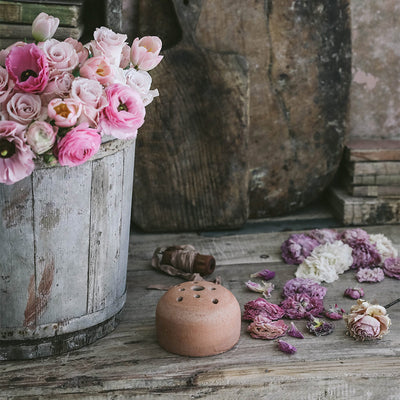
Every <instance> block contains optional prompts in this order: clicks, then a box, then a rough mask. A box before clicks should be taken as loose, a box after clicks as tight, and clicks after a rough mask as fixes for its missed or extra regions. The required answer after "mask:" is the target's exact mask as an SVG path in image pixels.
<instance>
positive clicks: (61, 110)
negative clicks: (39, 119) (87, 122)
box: [47, 98, 82, 128]
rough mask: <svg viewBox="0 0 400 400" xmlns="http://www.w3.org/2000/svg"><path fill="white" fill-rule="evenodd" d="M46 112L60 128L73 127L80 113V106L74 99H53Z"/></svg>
mask: <svg viewBox="0 0 400 400" xmlns="http://www.w3.org/2000/svg"><path fill="white" fill-rule="evenodd" d="M47 112H48V115H49V118H50V119H51V120H54V123H55V124H56V125H57V126H59V127H62V128H69V127H71V126H74V125H75V124H76V123H77V121H78V118H79V116H80V115H81V112H82V104H81V103H79V102H78V101H76V100H74V99H65V100H63V99H60V98H57V99H53V100H51V101H50V103H49V105H48V107H47Z"/></svg>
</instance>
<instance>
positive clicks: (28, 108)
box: [6, 93, 42, 125]
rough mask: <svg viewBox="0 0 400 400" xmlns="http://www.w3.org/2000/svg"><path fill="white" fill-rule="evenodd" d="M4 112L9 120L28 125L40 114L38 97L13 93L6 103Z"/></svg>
mask: <svg viewBox="0 0 400 400" xmlns="http://www.w3.org/2000/svg"><path fill="white" fill-rule="evenodd" d="M6 110H7V113H8V117H9V119H10V120H13V121H15V122H18V123H20V124H21V125H29V124H30V123H31V122H32V121H33V120H35V119H37V118H38V117H39V115H40V114H41V110H42V102H41V100H40V96H39V95H37V94H32V93H15V94H14V95H13V96H12V97H11V98H10V100H9V101H8V102H7V105H6Z"/></svg>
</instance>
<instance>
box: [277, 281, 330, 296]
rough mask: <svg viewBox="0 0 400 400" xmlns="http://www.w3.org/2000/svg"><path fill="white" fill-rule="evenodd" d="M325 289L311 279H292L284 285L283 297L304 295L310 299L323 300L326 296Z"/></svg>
mask: <svg viewBox="0 0 400 400" xmlns="http://www.w3.org/2000/svg"><path fill="white" fill-rule="evenodd" d="M326 290H327V289H326V287H324V286H321V285H320V284H319V283H317V282H315V281H314V280H313V279H308V278H293V279H290V280H289V281H287V282H286V283H285V286H284V287H283V296H284V297H293V296H294V295H295V294H296V293H305V294H307V295H309V296H310V297H317V298H319V299H323V298H324V297H325V295H326Z"/></svg>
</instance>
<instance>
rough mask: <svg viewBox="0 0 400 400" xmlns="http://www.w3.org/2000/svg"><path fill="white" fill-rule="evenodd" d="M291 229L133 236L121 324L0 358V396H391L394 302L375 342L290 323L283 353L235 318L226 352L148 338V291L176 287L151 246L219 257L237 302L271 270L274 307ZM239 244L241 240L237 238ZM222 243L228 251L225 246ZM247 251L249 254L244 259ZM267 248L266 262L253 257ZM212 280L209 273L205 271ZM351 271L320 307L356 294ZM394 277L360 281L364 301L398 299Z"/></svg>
mask: <svg viewBox="0 0 400 400" xmlns="http://www.w3.org/2000/svg"><path fill="white" fill-rule="evenodd" d="M366 230H367V231H368V232H369V233H383V234H385V235H386V236H387V237H389V238H390V239H391V240H392V241H393V243H394V245H395V247H396V248H397V249H400V236H399V230H398V226H376V227H368V228H366ZM290 233H292V232H281V233H276V232H274V233H269V234H268V233H261V234H256V235H231V236H224V237H219V238H206V237H202V236H199V235H196V234H187V235H185V234H175V235H161V234H158V235H156V234H151V235H149V234H135V235H132V236H131V242H130V244H131V249H132V250H131V253H130V263H129V273H128V298H127V304H126V307H125V309H124V311H123V313H122V315H121V323H120V325H119V327H118V328H117V329H116V330H115V331H114V332H113V333H112V334H110V335H108V336H107V337H105V338H103V339H101V340H99V341H98V342H96V343H95V344H93V345H91V346H88V347H86V348H84V349H80V350H77V351H75V352H72V353H70V354H68V355H64V356H59V357H54V358H48V359H45V360H36V361H30V362H2V363H1V364H0V392H1V395H0V398H1V397H3V398H5V399H9V398H13V399H24V400H33V399H40V400H42V399H46V398H52V399H64V400H77V399H87V400H89V399H90V400H91V399H111V398H112V399H128V398H129V399H131V398H133V399H151V398H155V397H157V398H161V399H171V398H190V397H194V398H213V399H217V400H218V399H228V398H248V397H249V396H253V397H254V398H265V399H267V398H274V399H275V398H276V399H290V400H291V399H293V400H295V399H296V400H306V399H307V400H309V399H315V398H321V399H323V398H335V399H343V400H354V399H355V400H362V399H365V398H366V396H368V397H367V398H370V399H380V398H382V397H385V398H390V399H395V400H397V399H398V398H399V397H398V391H397V389H398V380H399V378H400V361H399V355H400V354H399V348H400V324H399V323H398V321H399V320H400V308H399V307H396V306H394V307H393V308H392V309H390V312H389V314H390V317H391V319H392V322H393V325H392V327H391V332H390V333H389V334H388V335H387V336H385V337H384V338H383V339H382V340H380V341H377V342H373V343H369V342H357V341H354V340H353V339H351V338H350V337H348V336H346V335H345V327H344V322H343V321H337V322H335V326H336V329H335V331H334V332H333V333H332V334H331V335H329V336H325V337H315V336H313V335H311V334H308V333H307V332H306V330H305V323H304V321H297V322H296V325H297V326H298V328H299V329H300V330H301V331H302V332H303V333H304V334H305V339H303V340H300V339H295V338H285V340H287V341H289V342H290V343H292V344H294V345H295V346H296V347H297V349H298V350H297V353H296V354H294V355H292V356H288V355H287V354H284V353H281V352H280V351H278V350H277V347H276V342H275V341H263V340H256V339H252V338H251V337H250V336H249V335H248V334H247V333H246V327H247V324H246V323H245V322H243V323H242V331H241V337H240V340H239V343H238V344H237V345H236V346H235V347H234V348H233V349H232V350H230V351H229V352H227V353H224V354H220V355H217V356H212V357H203V358H191V357H181V356H176V355H173V354H170V353H167V352H166V351H164V350H163V349H162V348H160V347H159V345H158V344H157V342H156V335H155V321H154V315H155V314H154V313H155V308H156V305H157V302H158V300H159V299H160V297H161V296H162V294H163V292H160V291H154V290H147V289H146V287H147V285H149V284H151V283H155V282H156V283H167V284H168V283H169V284H175V283H180V282H181V281H180V280H179V279H176V278H173V277H170V276H166V275H164V274H161V273H158V272H156V271H154V270H153V269H152V268H151V266H150V259H151V255H152V252H153V251H154V249H155V248H156V247H158V246H159V245H160V244H168V243H183V242H186V243H191V244H193V245H194V246H195V247H196V248H199V249H201V250H202V252H204V253H205V254H207V253H210V254H214V255H215V257H216V260H217V268H216V271H215V273H214V274H215V275H221V276H222V278H223V281H224V285H225V286H226V287H227V288H228V289H230V290H231V291H232V292H233V294H234V295H235V296H236V298H237V299H238V301H239V304H240V305H241V307H243V305H244V304H245V303H246V302H247V301H249V300H252V299H255V298H256V297H257V294H255V293H252V292H250V291H248V290H247V289H246V288H245V286H244V284H243V282H244V281H246V280H247V279H248V277H249V275H250V273H253V272H256V271H258V270H260V269H262V268H268V269H271V270H275V271H276V277H275V279H274V283H275V285H276V290H275V291H274V292H273V294H272V298H271V299H270V300H271V301H272V302H274V303H278V302H279V301H280V299H281V297H280V296H281V290H282V286H283V284H284V282H286V280H288V279H290V278H292V277H293V276H294V275H293V274H294V271H295V267H294V266H288V265H285V264H284V263H283V262H282V260H281V259H280V250H279V246H280V244H281V242H282V241H283V240H285V239H286V238H287V237H288V236H289V234H290ZM239 243H240V244H241V245H240V246H239V245H238V244H239ZM227 249H230V251H227ZM246 253H247V254H248V255H249V257H248V258H247V259H246V257H245V255H246ZM265 253H268V254H269V255H270V256H271V257H270V258H268V259H265V258H261V257H260V256H261V255H263V254H265ZM211 278H212V277H211ZM356 284H357V282H356V280H355V277H354V271H349V272H346V273H344V274H343V275H341V277H340V279H339V280H338V281H336V282H334V283H331V284H326V285H325V286H326V287H327V289H328V291H327V296H326V300H325V304H326V305H329V304H334V303H338V304H339V305H340V306H341V307H343V308H345V309H346V310H349V309H350V307H351V305H352V304H354V300H351V299H348V298H345V297H343V292H344V289H345V288H347V287H352V286H354V285H356ZM398 286H399V281H398V280H395V279H390V278H385V280H384V281H383V282H381V283H379V284H374V285H364V290H365V298H366V299H367V300H369V301H371V302H374V301H376V302H378V303H379V304H386V303H388V302H390V301H391V300H392V299H394V298H397V297H398Z"/></svg>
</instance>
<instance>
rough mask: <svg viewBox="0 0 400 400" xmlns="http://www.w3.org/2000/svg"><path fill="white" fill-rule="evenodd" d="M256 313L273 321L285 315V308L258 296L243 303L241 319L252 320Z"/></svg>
mask: <svg viewBox="0 0 400 400" xmlns="http://www.w3.org/2000/svg"><path fill="white" fill-rule="evenodd" d="M257 315H263V316H264V317H267V318H269V319H271V320H273V321H275V320H277V319H280V318H282V317H283V316H284V315H285V310H283V309H282V308H281V307H279V306H278V305H277V304H273V303H269V302H268V301H267V300H265V299H263V298H262V297H259V298H258V299H256V300H251V301H249V302H248V303H246V304H245V305H244V312H243V319H244V320H245V321H253V320H254V318H255V317H256V316H257Z"/></svg>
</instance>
